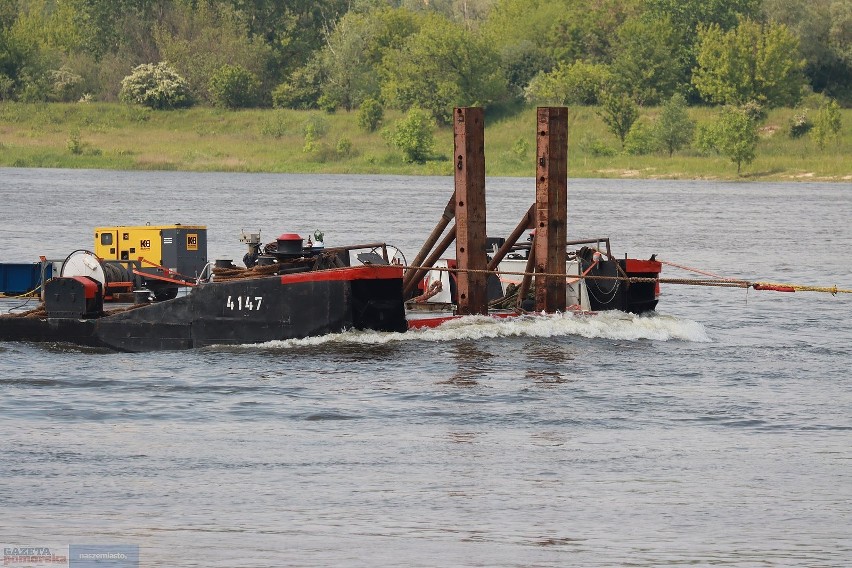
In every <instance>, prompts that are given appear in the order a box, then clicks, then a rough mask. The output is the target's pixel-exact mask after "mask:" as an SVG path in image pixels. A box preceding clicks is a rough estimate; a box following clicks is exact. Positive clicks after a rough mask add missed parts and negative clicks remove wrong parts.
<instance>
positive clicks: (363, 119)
mask: <svg viewBox="0 0 852 568" xmlns="http://www.w3.org/2000/svg"><path fill="white" fill-rule="evenodd" d="M384 114H385V112H384V109H383V108H382V104H381V103H380V102H379V101H377V100H376V99H367V100H365V101H364V102H362V103H361V106H360V107H359V108H358V126H360V127H361V129H362V130H365V131H367V132H375V131H376V129H377V128H378V127H379V125H380V124H381V123H382V119H383V118H384Z"/></svg>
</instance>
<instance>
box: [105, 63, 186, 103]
mask: <svg viewBox="0 0 852 568" xmlns="http://www.w3.org/2000/svg"><path fill="white" fill-rule="evenodd" d="M119 98H120V99H121V100H122V101H124V102H127V103H135V104H140V105H144V106H147V107H149V108H152V109H155V110H164V109H174V108H181V107H188V106H191V105H192V96H191V94H190V92H189V84H188V83H187V82H186V80H185V79H184V78H183V77H181V76H180V75H178V73H177V71H175V70H174V69H173V68H172V67H171V66H170V65H169V64H168V63H166V62H165V61H161V62H159V63H143V64H142V65H138V66H137V67H135V68H134V69H133V72H132V73H131V74H130V75H128V76H126V77H125V78H124V79H122V80H121V92H120V93H119Z"/></svg>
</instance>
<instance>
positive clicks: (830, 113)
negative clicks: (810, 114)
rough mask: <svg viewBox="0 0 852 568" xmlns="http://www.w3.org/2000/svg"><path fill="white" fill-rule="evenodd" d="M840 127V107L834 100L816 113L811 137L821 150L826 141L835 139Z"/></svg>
mask: <svg viewBox="0 0 852 568" xmlns="http://www.w3.org/2000/svg"><path fill="white" fill-rule="evenodd" d="M841 126H842V123H841V119H840V106H839V105H838V104H837V101H835V100H831V101H828V102H827V103H825V104H823V105H822V106H821V107H820V108H819V110H818V111H817V115H816V118H815V119H814V125H813V128H812V129H811V137H812V138H813V139H814V141H816V143H817V145H818V146H819V147H820V149H823V148H825V143H826V142H827V141H828V140H830V139H832V138H835V137H836V136H837V135H838V133H840V128H841Z"/></svg>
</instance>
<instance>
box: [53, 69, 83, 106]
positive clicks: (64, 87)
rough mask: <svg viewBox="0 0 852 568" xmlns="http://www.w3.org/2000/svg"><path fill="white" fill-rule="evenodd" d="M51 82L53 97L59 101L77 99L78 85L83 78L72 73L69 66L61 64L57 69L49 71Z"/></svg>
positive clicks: (78, 95)
mask: <svg viewBox="0 0 852 568" xmlns="http://www.w3.org/2000/svg"><path fill="white" fill-rule="evenodd" d="M49 75H50V79H51V81H52V83H53V98H54V99H55V100H58V101H61V102H70V101H73V100H77V99H78V98H79V97H80V96H81V94H82V93H80V91H79V89H80V85H81V83H82V82H83V78H82V77H80V76H79V75H77V74H76V73H74V72H73V71H72V70H71V68H70V67H68V66H67V65H63V66H62V67H60V68H59V69H56V70H54V71H51V72H50V73H49Z"/></svg>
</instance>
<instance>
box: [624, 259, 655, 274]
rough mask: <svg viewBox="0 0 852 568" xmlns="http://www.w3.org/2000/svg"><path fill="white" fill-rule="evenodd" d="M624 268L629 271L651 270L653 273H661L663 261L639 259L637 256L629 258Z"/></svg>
mask: <svg viewBox="0 0 852 568" xmlns="http://www.w3.org/2000/svg"><path fill="white" fill-rule="evenodd" d="M624 269H625V271H626V272H628V273H634V272H651V273H653V274H659V273H660V271H661V270H662V269H663V263H661V262H659V261H657V260H637V259H635V258H628V259H627V260H626V261H625V263H624Z"/></svg>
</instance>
